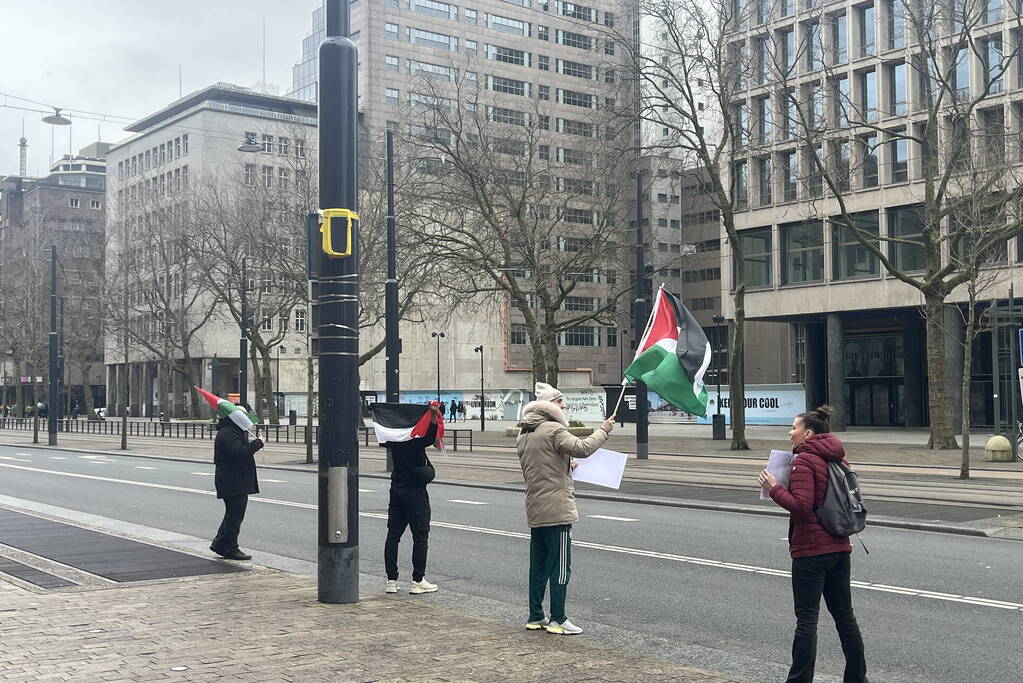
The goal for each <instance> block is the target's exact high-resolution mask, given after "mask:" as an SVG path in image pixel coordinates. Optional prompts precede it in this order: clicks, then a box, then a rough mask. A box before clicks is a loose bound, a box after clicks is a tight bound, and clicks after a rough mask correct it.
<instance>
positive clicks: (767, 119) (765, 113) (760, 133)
mask: <svg viewBox="0 0 1023 683" xmlns="http://www.w3.org/2000/svg"><path fill="white" fill-rule="evenodd" d="M756 111H757V142H758V143H759V144H761V145H766V144H769V143H770V142H771V125H772V124H771V98H770V97H763V98H761V99H759V100H756Z"/></svg>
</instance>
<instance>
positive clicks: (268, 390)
mask: <svg viewBox="0 0 1023 683" xmlns="http://www.w3.org/2000/svg"><path fill="white" fill-rule="evenodd" d="M272 349H273V347H272V346H271V347H267V348H264V349H261V350H260V356H262V361H263V373H262V374H263V383H264V386H265V388H264V389H263V394H264V395H265V396H266V398H267V414H268V415H269V418H270V424H273V425H276V424H280V423H281V416H280V413H279V411H278V410H277V396H276V395H275V394H274V387H273V381H274V373H273V371H272V368H271V365H270V364H271V363H272V362H273V358H272V357H271V351H272ZM279 358H280V357H279V356H278V367H277V372H280V371H281V368H280V360H279Z"/></svg>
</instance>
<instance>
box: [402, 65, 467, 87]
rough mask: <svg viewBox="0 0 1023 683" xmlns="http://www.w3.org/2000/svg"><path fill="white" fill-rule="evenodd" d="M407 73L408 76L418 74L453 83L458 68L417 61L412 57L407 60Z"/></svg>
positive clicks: (456, 77) (456, 76) (422, 76)
mask: <svg viewBox="0 0 1023 683" xmlns="http://www.w3.org/2000/svg"><path fill="white" fill-rule="evenodd" d="M408 73H409V76H419V77H421V78H428V79H431V80H435V81H447V82H448V83H454V82H455V81H457V80H458V70H457V69H455V68H454V67H452V66H442V65H440V64H430V63H429V62H419V61H416V60H414V59H410V60H408Z"/></svg>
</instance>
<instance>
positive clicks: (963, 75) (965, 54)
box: [952, 47, 970, 100]
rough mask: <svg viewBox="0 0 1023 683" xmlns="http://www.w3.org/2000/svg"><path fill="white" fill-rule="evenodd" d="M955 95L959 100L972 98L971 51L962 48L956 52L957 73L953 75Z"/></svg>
mask: <svg viewBox="0 0 1023 683" xmlns="http://www.w3.org/2000/svg"><path fill="white" fill-rule="evenodd" d="M952 78H953V81H952V82H953V86H952V87H953V88H954V89H955V95H956V97H958V98H959V99H964V100H965V99H969V97H970V49H969V48H968V47H961V48H959V49H958V50H957V51H956V57H955V72H954V73H953V75H952Z"/></svg>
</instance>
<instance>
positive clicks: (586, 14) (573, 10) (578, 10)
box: [554, 0, 597, 22]
mask: <svg viewBox="0 0 1023 683" xmlns="http://www.w3.org/2000/svg"><path fill="white" fill-rule="evenodd" d="M554 5H555V7H557V10H558V14H560V15H561V16H563V17H571V18H572V19H582V20H583V21H592V22H596V21H597V10H595V9H593V8H591V7H586V6H585V5H577V4H576V3H574V2H566V1H565V0H557V2H555V3H554Z"/></svg>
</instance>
